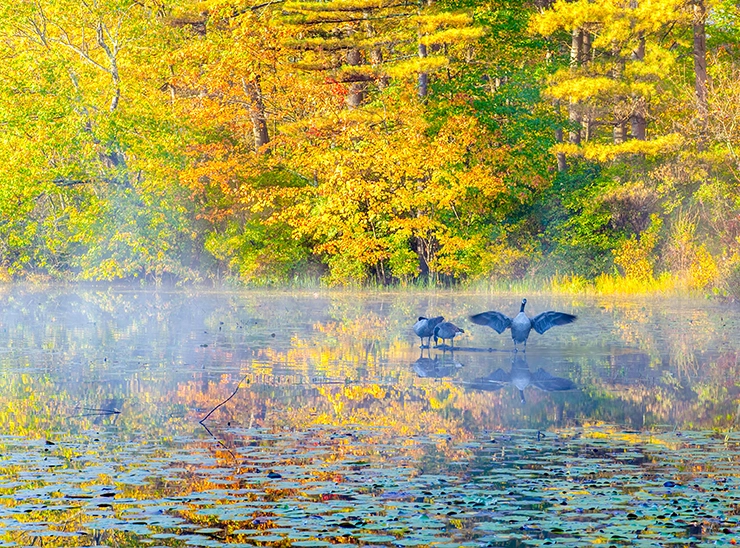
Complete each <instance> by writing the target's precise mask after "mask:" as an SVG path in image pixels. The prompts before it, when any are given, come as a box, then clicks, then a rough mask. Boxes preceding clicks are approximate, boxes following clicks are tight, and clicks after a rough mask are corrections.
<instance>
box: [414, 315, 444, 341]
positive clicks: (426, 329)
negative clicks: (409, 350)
mask: <svg viewBox="0 0 740 548" xmlns="http://www.w3.org/2000/svg"><path fill="white" fill-rule="evenodd" d="M443 321H444V317H443V316H437V317H436V318H425V317H424V316H419V321H417V322H416V323H415V324H414V333H416V336H417V337H419V338H420V339H421V348H429V345H430V344H431V343H432V336H433V335H434V328H435V327H437V326H438V325H439V324H441V323H442V322H443ZM424 338H426V339H427V344H424Z"/></svg>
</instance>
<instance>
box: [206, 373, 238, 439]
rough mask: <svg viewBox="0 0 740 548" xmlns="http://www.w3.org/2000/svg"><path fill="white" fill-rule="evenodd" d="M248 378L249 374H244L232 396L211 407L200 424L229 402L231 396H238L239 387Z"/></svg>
mask: <svg viewBox="0 0 740 548" xmlns="http://www.w3.org/2000/svg"><path fill="white" fill-rule="evenodd" d="M246 379H247V375H244V377H242V380H240V381H239V384H237V385H236V388H235V389H234V391H233V392H232V393H231V396H229V397H228V398H226V399H225V400H224V401H222V402H221V403H219V404H218V405H217V406H216V407H214V408H213V409H211V410H210V411H209V412H208V414H207V415H206V416H205V417H203V418H202V419H200V421H198V422H200V424H203V422H205V420H206V419H207V418H208V417H210V416H211V415H213V413H214V412H215V411H216V409H218V408H219V407H221V406H222V405H224V404H225V403H227V402H228V401H229V400H230V399H231V398H233V397H234V396H236V393H237V392H239V389H240V388H241V387H242V383H243V382H244V381H245V380H246ZM247 384H249V381H247ZM203 426H205V424H203ZM206 430H208V428H206Z"/></svg>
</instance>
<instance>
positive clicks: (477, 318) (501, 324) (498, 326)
mask: <svg viewBox="0 0 740 548" xmlns="http://www.w3.org/2000/svg"><path fill="white" fill-rule="evenodd" d="M470 320H471V321H472V322H473V323H475V324H478V325H487V326H488V327H490V328H491V329H493V330H494V331H496V332H497V333H503V332H504V330H505V329H506V328H507V327H511V318H509V317H508V316H505V315H504V314H501V312H494V311H493V310H491V311H489V312H481V313H480V314H475V315H474V316H470Z"/></svg>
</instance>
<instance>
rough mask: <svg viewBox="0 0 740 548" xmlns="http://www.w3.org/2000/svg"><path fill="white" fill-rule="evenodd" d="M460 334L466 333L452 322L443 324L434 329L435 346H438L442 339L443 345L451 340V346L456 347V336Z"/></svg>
mask: <svg viewBox="0 0 740 548" xmlns="http://www.w3.org/2000/svg"><path fill="white" fill-rule="evenodd" d="M458 333H465V331H464V330H462V329H460V328H459V327H457V326H456V325H455V324H454V323H452V322H442V323H440V324H438V325H437V326H436V327H435V328H434V344H437V341H438V340H439V339H442V342H443V343H444V342H445V340H447V339H449V340H450V346H451V347H454V346H455V340H454V339H455V335H457V334H458Z"/></svg>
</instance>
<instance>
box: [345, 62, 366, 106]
mask: <svg viewBox="0 0 740 548" xmlns="http://www.w3.org/2000/svg"><path fill="white" fill-rule="evenodd" d="M361 62H362V55H361V54H360V50H359V49H357V48H352V49H351V50H349V51H348V52H347V64H348V65H349V66H352V67H357V66H359V65H360V63H361ZM365 85H366V84H365V82H352V83H350V85H349V93H348V94H347V99H346V102H347V106H348V107H349V108H351V109H352V108H357V107H359V106H360V105H361V104H362V101H363V99H364V98H365Z"/></svg>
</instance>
